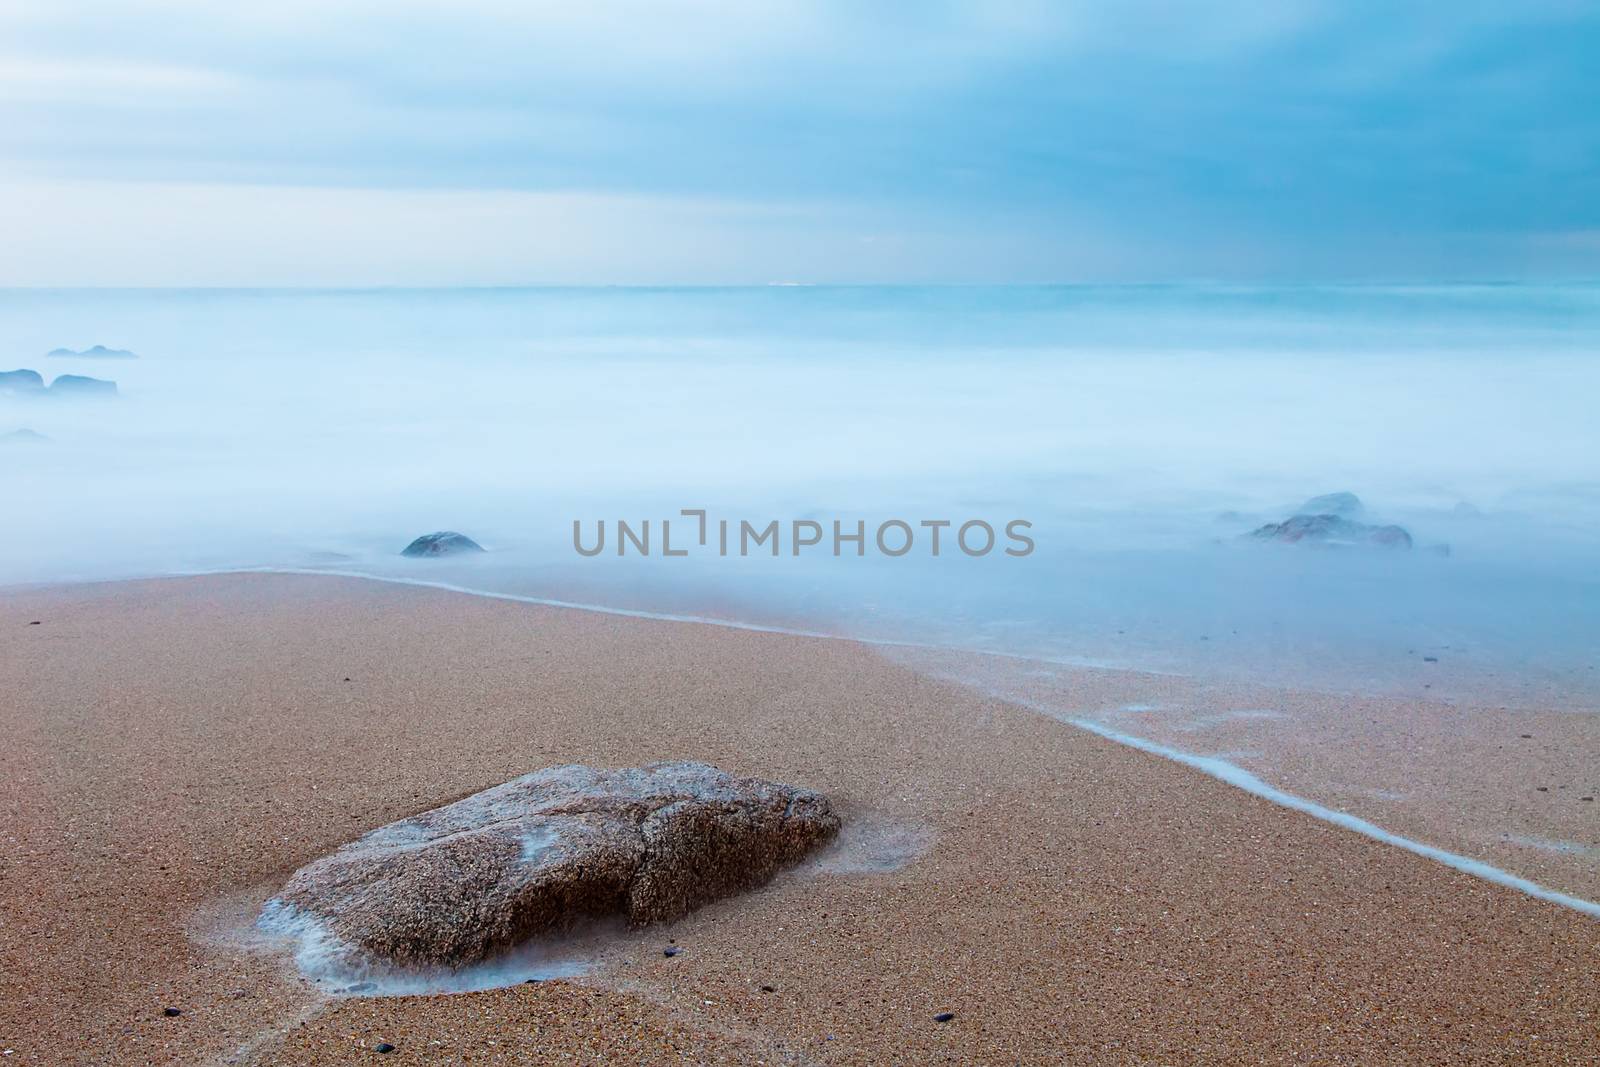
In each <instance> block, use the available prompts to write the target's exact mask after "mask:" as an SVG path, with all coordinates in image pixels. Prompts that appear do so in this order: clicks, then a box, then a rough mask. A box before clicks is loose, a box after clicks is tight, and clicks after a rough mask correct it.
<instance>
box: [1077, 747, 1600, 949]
mask: <svg viewBox="0 0 1600 1067" xmlns="http://www.w3.org/2000/svg"><path fill="white" fill-rule="evenodd" d="M1062 721H1063V722H1068V723H1071V724H1072V725H1073V726H1076V727H1078V728H1079V729H1082V730H1088V731H1089V732H1090V733H1095V734H1099V735H1100V736H1101V737H1104V738H1106V739H1107V740H1110V741H1115V742H1117V743H1118V744H1119V745H1127V746H1128V747H1129V748H1136V749H1138V750H1139V751H1141V752H1148V753H1150V754H1151V755H1155V756H1160V757H1162V758H1163V759H1169V760H1172V761H1173V762H1175V763H1181V764H1183V765H1184V766H1186V767H1193V768H1194V769H1195V770H1197V771H1200V772H1202V773H1203V774H1209V775H1210V776H1211V777H1213V778H1217V779H1220V780H1222V781H1224V782H1227V783H1228V784H1229V785H1231V786H1233V787H1234V788H1236V789H1242V790H1244V791H1245V792H1246V793H1250V794H1252V795H1254V796H1258V797H1261V798H1262V799H1263V800H1270V801H1272V803H1274V804H1278V805H1280V806H1282V807H1285V808H1290V809H1292V810H1294V811H1299V812H1303V813H1305V814H1307V815H1310V816H1311V817H1312V818H1314V819H1321V820H1322V821H1323V822H1329V823H1333V824H1334V825H1335V826H1340V827H1343V828H1344V829H1346V830H1353V831H1355V832H1356V833H1358V834H1361V835H1362V836H1363V837H1370V838H1372V839H1373V840H1374V841H1382V842H1383V843H1384V844H1386V845H1393V846H1394V847H1395V848H1403V849H1405V850H1406V851H1407V852H1413V853H1415V854H1417V855H1418V856H1422V857H1425V858H1427V859H1430V860H1433V861H1435V862H1436V863H1442V864H1444V865H1445V866H1446V867H1451V868H1453V869H1455V870H1458V871H1461V872H1462V873H1463V874H1470V875H1472V876H1473V877H1476V878H1482V879H1483V880H1484V881H1486V882H1493V883H1495V884H1496V885H1503V886H1505V887H1506V888H1508V889H1515V890H1517V891H1518V892H1520V893H1526V894H1527V895H1528V896H1530V897H1536V898H1538V899H1539V900H1548V901H1550V902H1551V903H1552V904H1560V905H1561V906H1562V907H1565V908H1571V909H1572V910H1573V911H1577V912H1582V913H1583V914H1584V915H1589V916H1593V917H1594V918H1597V919H1600V904H1596V903H1595V902H1594V901H1590V900H1584V899H1583V898H1582V897H1575V896H1571V895H1570V894H1567V893H1562V892H1560V891H1558V890H1555V889H1547V888H1546V887H1544V886H1542V885H1540V884H1539V883H1537V882H1530V881H1529V880H1528V879H1526V878H1522V877H1519V876H1517V875H1515V874H1512V873H1511V872H1510V871H1503V870H1501V869H1500V868H1499V867H1495V866H1492V865H1491V864H1488V863H1484V862H1483V861H1482V860H1475V859H1473V858H1472V857H1470V856H1462V855H1460V854H1458V853H1455V852H1449V851H1446V850H1445V849H1442V848H1436V847H1435V846H1433V845H1425V844H1423V843H1422V842H1421V841H1413V840H1412V839H1411V838H1409V837H1401V836H1400V835H1399V834H1395V833H1390V832H1389V831H1388V830H1385V829H1384V828H1383V827H1381V826H1378V825H1376V824H1375V823H1370V822H1368V821H1367V820H1365V819H1361V818H1357V817H1356V816H1354V815H1351V814H1349V813H1347V812H1343V811H1336V810H1334V809H1333V808H1330V807H1326V806H1324V805H1322V804H1318V803H1317V802H1316V801H1314V800H1307V799H1306V798H1305V797H1299V796H1295V795H1294V794H1293V793H1286V792H1284V791H1283V790H1282V789H1279V788H1278V787H1276V786H1272V785H1268V784H1267V783H1266V782H1263V781H1262V780H1261V779H1260V778H1257V777H1256V776H1255V775H1253V774H1251V773H1250V772H1249V771H1247V770H1245V769H1244V768H1243V767H1240V766H1237V765H1236V764H1232V763H1229V762H1228V761H1227V760H1224V759H1218V758H1217V757H1215V756H1200V755H1196V754H1195V753H1193V752H1185V751H1183V750H1182V749H1178V748H1172V747H1170V746H1168V745H1162V744H1158V743H1156V742H1155V741H1147V740H1145V739H1144V738H1142V737H1135V736H1134V735H1133V734H1125V733H1123V732H1122V731H1121V730H1113V729H1112V728H1111V727H1109V726H1105V725H1102V724H1101V723H1098V722H1095V721H1094V720H1092V719H1063V720H1062Z"/></svg>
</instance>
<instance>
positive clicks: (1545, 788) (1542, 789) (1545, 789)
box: [1534, 785, 1550, 793]
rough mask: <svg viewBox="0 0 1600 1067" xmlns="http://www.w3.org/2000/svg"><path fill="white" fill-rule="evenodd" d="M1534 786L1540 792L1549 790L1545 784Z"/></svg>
mask: <svg viewBox="0 0 1600 1067" xmlns="http://www.w3.org/2000/svg"><path fill="white" fill-rule="evenodd" d="M1534 788H1535V789H1537V790H1538V791H1539V792H1541V793H1548V792H1550V787H1549V786H1547V785H1536V786H1534Z"/></svg>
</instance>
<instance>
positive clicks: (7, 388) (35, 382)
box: [0, 370, 44, 393]
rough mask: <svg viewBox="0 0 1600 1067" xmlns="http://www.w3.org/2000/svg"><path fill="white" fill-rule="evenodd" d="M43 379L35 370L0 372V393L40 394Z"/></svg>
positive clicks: (42, 387)
mask: <svg viewBox="0 0 1600 1067" xmlns="http://www.w3.org/2000/svg"><path fill="white" fill-rule="evenodd" d="M43 391H44V378H43V377H42V376H41V375H40V374H39V372H38V371H36V370H0V393H40V392H43Z"/></svg>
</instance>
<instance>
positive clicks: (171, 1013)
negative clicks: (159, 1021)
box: [161, 1008, 183, 1019]
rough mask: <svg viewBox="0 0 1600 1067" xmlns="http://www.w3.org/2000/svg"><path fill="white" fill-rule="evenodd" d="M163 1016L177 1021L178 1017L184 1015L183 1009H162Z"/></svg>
mask: <svg viewBox="0 0 1600 1067" xmlns="http://www.w3.org/2000/svg"><path fill="white" fill-rule="evenodd" d="M161 1014H162V1015H165V1016H166V1017H167V1018H169V1019H176V1018H177V1017H178V1016H180V1015H182V1014H183V1009H182V1008H162V1009H161Z"/></svg>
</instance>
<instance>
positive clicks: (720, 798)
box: [268, 762, 839, 967]
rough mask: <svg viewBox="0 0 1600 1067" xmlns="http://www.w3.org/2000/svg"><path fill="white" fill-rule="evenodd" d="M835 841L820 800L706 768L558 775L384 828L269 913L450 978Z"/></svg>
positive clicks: (658, 913) (670, 908)
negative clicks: (460, 969)
mask: <svg viewBox="0 0 1600 1067" xmlns="http://www.w3.org/2000/svg"><path fill="white" fill-rule="evenodd" d="M838 829H839V819H838V816H836V815H835V814H834V813H833V810H832V808H831V806H830V805H829V803H828V800H827V798H826V797H823V796H822V795H821V794H818V793H814V792H811V791H810V790H806V789H800V788H797V787H794V786H788V785H781V784H777V783H774V782H766V781H761V780H759V779H754V778H735V777H733V776H732V775H729V774H727V773H725V772H723V771H720V770H718V769H717V768H715V767H712V766H710V765H708V764H704V763H689V762H681V763H652V764H648V765H646V766H644V767H630V768H624V769H621V770H596V769H594V768H592V767H585V766H581V765H576V764H574V765H569V766H564V767H552V768H549V769H546V770H542V771H537V772H535V773H533V774H529V775H525V776H523V777H521V778H517V779H515V780H513V781H510V782H507V783H505V784H504V785H500V786H496V787H494V788H492V789H487V790H485V791H483V792H481V793H477V794H474V795H473V796H470V797H467V798H466V799H464V800H459V801H457V802H455V803H454V804H448V805H446V806H445V807H442V808H435V809H434V810H432V811H427V812H423V813H422V814H420V815H415V816H412V817H411V818H409V819H402V820H400V821H398V822H393V823H390V824H389V825H387V826H383V827H379V828H378V829H376V830H374V831H372V832H371V833H369V834H367V835H365V836H364V837H361V838H359V839H358V840H356V841H353V842H351V843H350V844H348V845H345V846H344V847H343V848H341V849H339V850H338V851H337V852H335V853H333V854H332V855H330V856H327V857H325V858H323V859H320V860H317V861H316V862H314V863H311V864H309V865H307V866H305V867H302V868H301V869H300V870H298V871H296V872H295V874H294V876H293V877H291V878H290V879H289V882H288V884H287V885H286V886H285V887H284V889H283V892H282V893H281V894H279V896H278V897H277V898H275V899H274V900H273V901H269V902H268V914H272V913H274V911H276V912H278V913H282V912H283V911H284V910H285V909H289V910H290V913H291V914H293V915H294V916H296V917H297V918H309V919H311V920H313V921H315V922H317V923H319V924H320V925H321V927H322V929H323V932H325V933H326V934H327V935H330V936H331V937H332V938H334V939H336V940H337V942H338V943H339V944H340V945H341V946H342V947H347V948H353V949H357V950H361V951H363V952H365V953H370V954H371V955H373V956H376V957H379V958H380V959H383V960H386V961H388V962H389V963H392V964H398V965H400V966H441V965H442V966H447V967H454V966H460V965H464V964H469V963H474V962H478V961H481V960H484V959H486V958H489V957H491V956H494V955H496V954H498V953H500V952H502V951H504V950H507V949H510V948H513V947H515V946H516V945H518V944H520V943H522V942H524V941H527V940H529V939H530V938H533V937H536V936H539V935H541V934H548V933H555V932H559V931H561V930H563V929H565V928H567V927H569V926H571V925H572V924H573V923H575V922H578V921H581V920H584V919H597V918H603V917H606V916H614V915H620V916H623V917H625V918H626V919H627V920H628V921H629V922H631V923H635V924H643V923H649V922H658V921H667V920H671V919H675V918H678V917H680V916H682V915H684V914H686V913H687V912H689V911H691V910H693V909H694V908H696V907H698V906H700V905H702V904H705V903H708V902H710V901H713V900H716V899H718V898H720V897H724V896H728V895H730V894H732V893H737V892H740V891H743V890H747V889H751V888H754V887H755V886H758V885H761V884H762V883H764V882H766V881H767V880H768V879H770V878H771V877H772V876H773V875H774V874H775V873H776V872H777V871H778V870H779V869H780V868H782V867H785V866H787V865H789V864H791V863H794V862H795V861H797V860H799V859H800V858H801V857H803V856H804V855H805V854H806V853H808V852H810V851H811V850H812V849H813V848H815V847H816V846H818V845H820V844H822V843H824V842H826V841H828V840H830V839H832V838H833V837H834V835H835V834H836V833H837V832H838Z"/></svg>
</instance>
